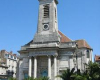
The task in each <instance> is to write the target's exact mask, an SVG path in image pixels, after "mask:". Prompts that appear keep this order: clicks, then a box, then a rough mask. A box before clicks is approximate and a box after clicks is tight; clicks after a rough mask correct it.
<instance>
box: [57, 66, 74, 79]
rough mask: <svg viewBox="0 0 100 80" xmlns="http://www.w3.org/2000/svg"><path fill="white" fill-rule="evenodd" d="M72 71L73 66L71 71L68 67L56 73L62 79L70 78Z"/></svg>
mask: <svg viewBox="0 0 100 80" xmlns="http://www.w3.org/2000/svg"><path fill="white" fill-rule="evenodd" d="M74 71H75V69H74V68H73V69H72V70H71V71H70V69H67V70H65V71H64V72H63V73H62V75H58V76H57V77H60V78H62V79H63V80H72V75H73V74H74Z"/></svg>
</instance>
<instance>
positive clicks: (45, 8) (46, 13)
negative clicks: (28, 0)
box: [44, 4, 49, 18]
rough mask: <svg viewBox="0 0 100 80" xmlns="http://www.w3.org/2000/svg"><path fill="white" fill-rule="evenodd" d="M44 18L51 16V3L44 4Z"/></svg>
mask: <svg viewBox="0 0 100 80" xmlns="http://www.w3.org/2000/svg"><path fill="white" fill-rule="evenodd" d="M44 18H49V4H46V5H44Z"/></svg>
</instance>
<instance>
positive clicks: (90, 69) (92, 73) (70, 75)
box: [57, 62, 100, 80]
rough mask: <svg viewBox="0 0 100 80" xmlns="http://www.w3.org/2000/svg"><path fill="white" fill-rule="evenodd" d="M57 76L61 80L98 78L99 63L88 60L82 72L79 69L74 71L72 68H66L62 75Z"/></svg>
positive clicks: (91, 79)
mask: <svg viewBox="0 0 100 80" xmlns="http://www.w3.org/2000/svg"><path fill="white" fill-rule="evenodd" d="M57 77H60V78H62V79H63V80H100V65H99V64H97V63H93V62H89V63H88V65H87V68H86V70H85V71H84V72H81V71H80V70H77V71H76V72H75V71H74V69H72V70H70V69H67V70H66V71H64V72H63V73H62V75H58V76H57Z"/></svg>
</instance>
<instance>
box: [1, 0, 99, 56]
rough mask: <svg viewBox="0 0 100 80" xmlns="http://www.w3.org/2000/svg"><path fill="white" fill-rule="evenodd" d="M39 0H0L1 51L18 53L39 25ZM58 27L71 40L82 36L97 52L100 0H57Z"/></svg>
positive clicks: (94, 52) (95, 52) (97, 53)
mask: <svg viewBox="0 0 100 80" xmlns="http://www.w3.org/2000/svg"><path fill="white" fill-rule="evenodd" d="M38 7H39V2H38V0H0V50H4V49H5V50H7V51H8V52H10V51H13V53H16V54H18V52H17V51H18V50H20V48H21V46H23V45H25V44H26V43H28V42H29V41H31V40H32V39H33V37H34V35H35V33H36V30H37V24H38ZM57 12H58V27H59V30H60V31H61V32H62V33H64V34H65V35H66V36H67V37H69V38H70V39H72V40H78V39H85V40H86V41H87V42H88V44H89V45H90V46H91V47H92V48H93V55H95V54H96V55H100V36H99V35H100V0H59V4H58V11H57Z"/></svg>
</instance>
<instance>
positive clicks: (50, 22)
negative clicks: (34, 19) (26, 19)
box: [33, 0, 60, 42]
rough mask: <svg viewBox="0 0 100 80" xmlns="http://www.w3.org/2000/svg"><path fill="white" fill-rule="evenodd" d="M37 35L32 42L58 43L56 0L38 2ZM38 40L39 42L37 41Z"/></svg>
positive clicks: (40, 0)
mask: <svg viewBox="0 0 100 80" xmlns="http://www.w3.org/2000/svg"><path fill="white" fill-rule="evenodd" d="M38 1H39V16H38V26H37V33H36V35H35V37H34V40H33V42H53V41H54V42H58V41H59V40H60V39H59V34H58V21H57V4H58V1H57V0H38ZM39 39H40V40H39Z"/></svg>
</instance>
